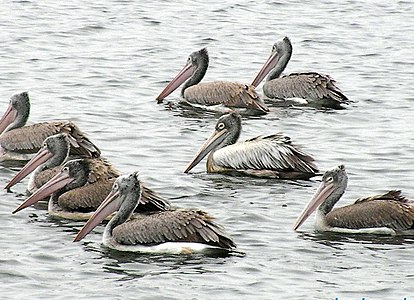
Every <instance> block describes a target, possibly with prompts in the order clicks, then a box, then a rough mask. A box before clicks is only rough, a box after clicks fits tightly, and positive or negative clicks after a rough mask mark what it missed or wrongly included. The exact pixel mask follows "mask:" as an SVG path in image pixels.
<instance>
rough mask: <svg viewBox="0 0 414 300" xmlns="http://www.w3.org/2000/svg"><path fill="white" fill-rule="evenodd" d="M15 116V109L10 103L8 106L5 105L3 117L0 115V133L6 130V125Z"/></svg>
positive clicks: (11, 121)
mask: <svg viewBox="0 0 414 300" xmlns="http://www.w3.org/2000/svg"><path fill="white" fill-rule="evenodd" d="M16 117H17V111H16V110H15V109H14V108H13V106H12V105H11V104H10V105H9V107H7V110H6V112H5V113H4V115H3V117H1V120H0V134H1V133H3V131H4V130H6V128H7V126H9V125H10V124H11V123H13V121H14V120H15V119H16Z"/></svg>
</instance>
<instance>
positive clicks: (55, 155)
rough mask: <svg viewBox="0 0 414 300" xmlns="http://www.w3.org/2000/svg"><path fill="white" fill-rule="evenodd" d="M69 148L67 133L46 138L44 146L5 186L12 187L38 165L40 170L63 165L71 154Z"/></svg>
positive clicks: (6, 187)
mask: <svg viewBox="0 0 414 300" xmlns="http://www.w3.org/2000/svg"><path fill="white" fill-rule="evenodd" d="M69 150H70V146H69V140H68V135H67V134H65V133H59V134H55V135H52V136H50V137H48V138H46V139H45V141H44V142H43V145H42V148H40V150H39V151H38V152H37V153H36V154H35V156H33V158H32V159H31V160H30V161H29V162H28V163H27V164H26V165H25V166H24V167H23V168H22V169H21V170H20V171H19V172H18V173H17V174H16V175H15V176H14V177H13V178H12V179H11V180H10V182H9V183H8V184H7V185H6V186H5V189H10V188H11V187H12V186H14V185H15V184H16V183H18V182H20V181H21V180H22V179H23V178H25V177H26V176H27V175H29V174H30V173H31V172H33V170H35V169H36V168H38V167H39V168H38V171H39V172H40V171H44V170H47V169H51V168H54V167H57V166H59V165H61V164H62V163H63V162H64V161H65V159H66V158H67V157H68V156H69Z"/></svg>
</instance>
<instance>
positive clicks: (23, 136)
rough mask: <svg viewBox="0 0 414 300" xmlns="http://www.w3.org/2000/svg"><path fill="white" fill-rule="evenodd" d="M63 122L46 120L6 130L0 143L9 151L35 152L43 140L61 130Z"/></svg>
mask: <svg viewBox="0 0 414 300" xmlns="http://www.w3.org/2000/svg"><path fill="white" fill-rule="evenodd" d="M61 125H62V122H44V123H37V124H34V125H30V126H24V127H21V128H18V129H16V130H10V131H7V132H4V133H3V134H2V135H1V136H0V144H1V146H2V147H3V148H5V149H7V150H9V151H16V152H23V153H35V152H37V151H38V150H39V149H40V147H41V146H42V144H43V141H44V140H45V139H46V138H47V137H49V136H51V135H54V134H57V133H59V132H60V128H61Z"/></svg>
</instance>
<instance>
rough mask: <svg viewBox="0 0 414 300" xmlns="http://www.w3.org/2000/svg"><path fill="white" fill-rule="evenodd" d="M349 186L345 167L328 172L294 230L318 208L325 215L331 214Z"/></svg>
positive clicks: (341, 166)
mask: <svg viewBox="0 0 414 300" xmlns="http://www.w3.org/2000/svg"><path fill="white" fill-rule="evenodd" d="M347 184H348V175H347V174H346V171H345V166H344V165H340V166H338V167H336V168H334V169H332V170H329V171H326V172H325V174H323V177H322V182H321V184H320V185H319V188H318V189H317V191H316V193H315V194H314V195H313V197H312V199H311V200H310V201H309V203H308V204H307V205H306V207H305V208H304V210H303V211H302V213H301V214H300V216H299V218H298V219H297V220H296V223H295V225H294V226H293V230H296V229H298V228H299V227H300V226H301V225H302V224H303V223H304V222H305V221H306V219H307V218H308V217H309V216H310V215H311V214H312V213H313V212H314V211H315V210H316V209H317V208H318V207H319V210H321V212H322V213H323V214H324V215H326V214H327V213H328V212H330V211H331V210H332V208H333V206H334V205H335V204H336V202H338V200H339V199H340V198H341V196H342V195H343V193H344V192H345V189H346V186H347Z"/></svg>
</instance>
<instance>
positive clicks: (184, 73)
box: [157, 63, 194, 103]
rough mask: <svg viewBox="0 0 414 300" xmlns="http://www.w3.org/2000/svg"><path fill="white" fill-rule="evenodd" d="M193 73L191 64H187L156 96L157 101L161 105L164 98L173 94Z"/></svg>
mask: <svg viewBox="0 0 414 300" xmlns="http://www.w3.org/2000/svg"><path fill="white" fill-rule="evenodd" d="M193 71H194V67H193V65H192V64H191V63H187V64H186V65H185V66H184V68H183V69H182V70H181V71H180V72H179V73H178V74H177V76H175V77H174V79H173V80H171V81H170V83H169V84H168V85H167V86H166V87H165V89H164V90H163V91H162V92H161V94H159V95H158V97H157V101H158V103H161V102H162V100H164V98H165V97H167V96H168V95H169V94H171V93H172V92H174V91H175V90H176V89H177V88H178V87H179V86H180V85H181V84H183V82H184V81H186V80H187V79H188V78H189V77H190V76H191V75H192V74H193Z"/></svg>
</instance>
